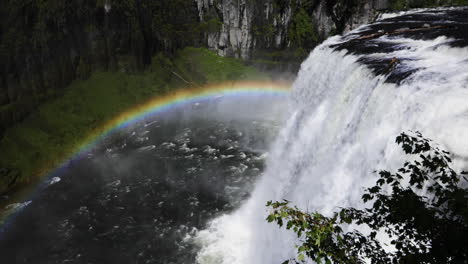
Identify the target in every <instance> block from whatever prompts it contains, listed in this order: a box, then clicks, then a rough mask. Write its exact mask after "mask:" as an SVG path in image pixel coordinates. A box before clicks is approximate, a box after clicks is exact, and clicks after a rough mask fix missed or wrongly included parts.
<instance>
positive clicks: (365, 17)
mask: <svg viewBox="0 0 468 264" xmlns="http://www.w3.org/2000/svg"><path fill="white" fill-rule="evenodd" d="M440 4H468V0H368V1H365V0H158V1H143V0H70V1H59V0H42V1H35V0H34V1H27V0H5V1H1V2H0V61H1V63H0V137H1V135H2V132H3V131H4V129H6V128H7V127H9V126H11V125H12V124H14V123H15V122H18V121H19V120H22V119H24V118H25V117H26V116H28V114H29V113H30V112H32V111H34V109H35V108H36V106H37V105H38V104H40V103H42V102H43V101H45V100H48V99H49V98H51V97H54V96H59V95H60V94H61V93H62V90H63V88H64V87H65V86H67V85H68V84H69V83H70V82H71V81H72V80H74V79H77V78H87V77H88V76H89V75H90V73H91V72H93V71H96V70H104V71H108V70H110V71H124V72H134V71H140V70H142V69H145V67H146V65H149V64H150V63H151V60H152V57H153V56H154V55H156V54H157V53H160V52H163V53H165V54H172V53H173V52H174V51H176V50H178V49H181V48H183V47H186V46H195V47H200V46H202V47H209V48H210V49H212V50H215V51H216V52H218V54H220V55H223V56H235V57H239V58H243V59H246V60H249V61H250V62H251V63H254V64H257V65H259V66H261V67H263V68H267V69H269V68H273V69H280V70H282V71H285V70H286V71H288V70H289V71H294V70H296V69H297V67H298V65H299V64H300V62H301V61H302V60H303V58H304V57H305V56H307V54H308V53H309V51H310V50H312V49H313V48H314V47H315V46H316V45H317V44H318V43H320V42H321V41H322V40H323V39H325V38H327V37H328V36H330V35H334V34H339V33H341V32H344V31H348V30H350V29H353V28H355V27H357V26H359V25H361V24H364V23H368V22H370V21H372V20H373V19H374V18H375V17H376V15H377V14H378V13H379V12H380V11H382V10H385V9H388V8H390V9H401V8H410V7H420V6H425V5H440ZM291 65H292V67H290V66H291ZM285 66H286V67H289V68H285Z"/></svg>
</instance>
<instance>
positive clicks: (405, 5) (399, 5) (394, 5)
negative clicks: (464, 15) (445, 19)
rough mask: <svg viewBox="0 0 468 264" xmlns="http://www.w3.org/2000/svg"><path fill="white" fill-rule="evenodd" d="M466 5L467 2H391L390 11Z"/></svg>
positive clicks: (420, 0)
mask: <svg viewBox="0 0 468 264" xmlns="http://www.w3.org/2000/svg"><path fill="white" fill-rule="evenodd" d="M466 5H468V0H391V1H390V10H394V11H398V10H406V9H410V8H423V7H437V6H466Z"/></svg>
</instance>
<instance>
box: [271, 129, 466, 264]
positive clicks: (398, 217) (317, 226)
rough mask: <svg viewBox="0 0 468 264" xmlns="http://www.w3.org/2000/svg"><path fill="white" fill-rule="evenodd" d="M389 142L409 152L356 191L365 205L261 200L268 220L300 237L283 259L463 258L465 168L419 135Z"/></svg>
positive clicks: (408, 262) (399, 261) (403, 262)
mask: <svg viewBox="0 0 468 264" xmlns="http://www.w3.org/2000/svg"><path fill="white" fill-rule="evenodd" d="M396 142H397V143H398V144H400V145H401V147H402V149H403V151H404V152H405V153H406V154H408V155H411V156H412V157H411V158H410V159H409V160H408V161H407V162H405V163H404V165H403V166H402V167H401V168H400V169H398V170H397V172H389V171H386V170H382V171H379V172H378V175H379V179H378V180H377V182H376V184H375V186H373V187H371V188H367V189H366V190H365V193H364V195H363V196H362V200H363V202H364V203H367V202H371V203H372V204H371V206H369V207H366V208H364V209H356V208H343V209H341V210H339V211H337V212H335V213H334V214H333V215H332V216H331V217H328V216H324V215H322V214H321V213H318V212H314V213H310V212H304V211H301V210H300V209H299V208H297V207H291V206H289V201H283V202H268V203H267V206H269V207H270V210H271V213H270V215H269V216H268V217H267V221H268V222H276V223H277V224H278V225H279V226H283V225H285V226H286V229H288V230H292V231H294V233H296V234H297V236H298V238H299V241H300V242H299V245H298V246H297V252H298V255H297V258H295V259H291V260H287V261H285V262H284V263H288V262H292V263H299V262H304V261H305V260H306V258H310V259H311V260H313V261H315V262H317V263H327V264H329V263H337V264H340V263H342V264H356V263H359V264H364V263H376V264H377V263H394V264H412V263H426V264H429V263H431V264H438V263H453V264H455V263H466V260H467V259H468V248H467V247H466V245H468V207H467V205H468V189H467V188H466V187H467V184H468V179H467V177H466V175H468V173H467V172H461V173H456V172H455V171H454V170H453V169H452V168H451V167H450V165H451V162H452V160H451V158H450V153H448V152H446V151H443V150H441V149H439V148H438V147H436V146H433V144H432V142H431V141H430V140H428V139H425V138H424V137H422V135H421V134H420V133H418V132H416V133H409V134H408V133H402V134H400V135H399V136H398V137H397V138H396ZM350 224H353V225H355V226H356V225H357V226H360V227H362V229H360V230H368V231H362V232H361V231H360V230H356V229H354V230H353V228H352V226H350ZM379 236H380V237H384V239H385V237H387V239H385V240H388V241H390V244H391V247H393V249H390V250H389V247H388V245H387V246H384V245H383V244H382V242H381V240H379V239H378V237H379Z"/></svg>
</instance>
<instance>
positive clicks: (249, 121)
mask: <svg viewBox="0 0 468 264" xmlns="http://www.w3.org/2000/svg"><path fill="white" fill-rule="evenodd" d="M284 98H285V97H283V96H273V95H271V94H268V93H265V94H262V96H259V95H258V94H257V95H252V94H249V95H248V96H247V95H245V96H233V97H232V96H231V97H228V96H227V97H226V98H225V97H222V96H217V97H213V98H210V99H208V100H203V101H201V102H196V103H193V104H186V105H183V106H181V107H179V108H177V109H173V110H171V111H169V112H166V113H162V114H158V115H157V116H155V117H150V118H148V119H147V120H144V121H142V122H140V123H138V124H135V125H133V126H131V127H129V128H127V129H126V130H123V131H119V132H118V133H115V134H113V135H111V136H110V137H108V138H106V139H105V141H104V142H101V143H100V144H99V145H98V146H97V147H96V149H94V150H92V151H91V152H89V153H87V155H86V156H85V157H82V158H81V159H76V160H74V161H72V162H70V163H69V164H67V166H65V167H64V168H63V169H61V170H60V171H58V172H56V173H55V174H54V175H52V176H51V177H50V179H48V180H47V181H46V182H45V183H44V185H43V186H41V188H39V190H38V191H37V192H36V194H35V195H33V196H32V197H30V198H31V200H30V201H28V202H26V203H24V204H21V205H19V204H13V205H10V206H9V207H11V208H10V209H12V210H14V209H16V210H19V209H21V210H19V213H18V214H17V215H16V216H15V217H13V218H12V219H10V220H9V221H8V222H7V224H6V225H4V226H2V228H1V230H0V256H1V257H0V258H1V260H0V262H1V263H33V264H38V263H44V264H50V263H83V264H89V263H95V264H102V263H112V264H116V263H122V264H128V263H138V264H139V263H194V261H195V257H196V253H197V247H196V245H194V244H193V243H191V239H190V238H191V237H192V236H193V235H195V234H196V233H197V230H198V229H200V228H203V227H205V226H206V223H207V221H208V220H210V219H213V218H215V217H216V216H219V215H220V213H222V212H224V213H226V212H229V211H232V210H233V209H234V208H237V207H238V206H239V203H240V202H242V201H243V200H245V199H246V198H248V196H249V193H250V192H251V190H252V188H253V186H254V182H255V180H256V177H257V176H258V175H259V174H260V173H261V172H262V171H263V169H264V159H265V157H266V155H267V150H268V148H269V145H270V143H271V142H272V141H273V138H274V137H275V135H276V133H277V131H278V129H279V124H280V122H281V121H282V120H283V118H284V117H283V116H284V115H285V113H287V111H285V110H286V105H285V102H286V101H285V100H284ZM15 207H16V208H15Z"/></svg>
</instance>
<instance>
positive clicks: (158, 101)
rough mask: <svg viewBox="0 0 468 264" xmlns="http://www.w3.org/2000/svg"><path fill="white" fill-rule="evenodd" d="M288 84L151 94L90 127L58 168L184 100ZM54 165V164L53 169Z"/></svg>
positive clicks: (270, 90)
mask: <svg viewBox="0 0 468 264" xmlns="http://www.w3.org/2000/svg"><path fill="white" fill-rule="evenodd" d="M290 87H291V84H290V83H287V82H266V81H264V82H260V81H256V82H246V81H244V82H225V83H218V84H211V85H206V86H203V87H199V88H190V89H179V90H176V91H174V92H172V93H169V94H167V95H164V96H157V97H154V98H152V99H150V100H148V101H146V102H144V103H142V104H139V105H137V106H135V107H133V108H131V109H129V110H127V111H124V112H122V113H120V114H118V115H117V116H116V117H114V118H113V119H111V120H109V121H107V122H106V123H105V124H104V125H102V126H100V127H99V128H97V129H95V130H93V131H92V132H91V133H90V134H89V135H88V136H87V137H86V138H85V139H84V140H83V141H82V142H81V143H79V144H77V145H75V146H74V147H73V148H72V150H71V151H70V153H71V154H70V155H68V157H66V158H65V159H64V160H62V162H61V166H59V167H58V168H63V167H64V166H65V165H66V164H67V163H68V161H70V160H73V159H75V158H76V157H80V156H81V155H83V154H85V153H87V152H89V151H90V150H92V149H93V148H94V147H95V146H96V145H97V143H99V142H101V140H102V139H104V138H106V137H107V136H108V135H110V134H112V133H113V132H115V131H118V130H121V129H123V128H125V127H128V126H130V125H132V124H135V123H137V122H139V121H142V120H144V119H145V118H148V117H151V116H154V115H156V114H160V113H163V112H166V111H170V110H171V109H174V108H176V107H180V106H182V105H184V104H190V103H195V102H197V101H202V100H207V99H210V98H213V97H216V96H249V95H265V94H268V95H285V94H286V93H287V92H288V91H289V90H290ZM58 168H57V167H55V168H54V169H53V170H55V169H58ZM45 170H46V171H44V170H43V172H42V173H41V174H43V175H44V174H49V173H50V168H47V169H45Z"/></svg>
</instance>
